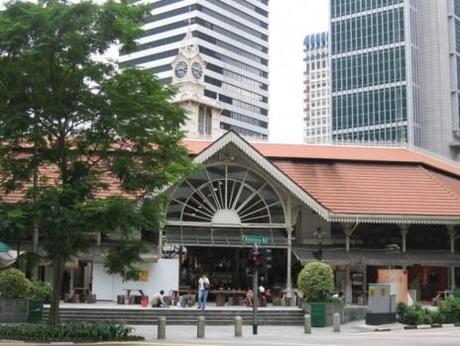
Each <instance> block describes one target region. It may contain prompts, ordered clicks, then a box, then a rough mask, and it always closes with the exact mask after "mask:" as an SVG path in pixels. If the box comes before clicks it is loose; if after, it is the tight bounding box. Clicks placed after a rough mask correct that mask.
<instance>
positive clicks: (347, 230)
mask: <svg viewBox="0 0 460 346" xmlns="http://www.w3.org/2000/svg"><path fill="white" fill-rule="evenodd" d="M356 227H357V224H356V225H355V226H353V224H351V223H344V224H343V232H344V233H345V251H346V252H350V236H351V235H352V234H353V232H354V230H355V229H356Z"/></svg>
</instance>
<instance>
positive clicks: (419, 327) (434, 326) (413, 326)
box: [376, 323, 460, 331]
mask: <svg viewBox="0 0 460 346" xmlns="http://www.w3.org/2000/svg"><path fill="white" fill-rule="evenodd" d="M443 327H460V323H446V324H441V323H433V324H420V325H406V326H403V328H404V329H406V330H410V329H432V328H443ZM376 331H377V330H376Z"/></svg>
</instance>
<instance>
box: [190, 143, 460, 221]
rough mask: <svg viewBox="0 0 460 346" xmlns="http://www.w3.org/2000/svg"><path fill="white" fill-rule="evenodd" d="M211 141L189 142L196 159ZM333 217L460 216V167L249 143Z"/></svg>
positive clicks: (393, 153) (389, 151)
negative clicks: (336, 215)
mask: <svg viewBox="0 0 460 346" xmlns="http://www.w3.org/2000/svg"><path fill="white" fill-rule="evenodd" d="M211 143H212V142H210V141H193V140H189V141H185V143H184V144H185V146H186V147H187V149H188V150H189V151H190V153H191V154H192V155H196V154H198V153H200V152H201V151H202V150H204V149H205V148H207V147H208V146H209V145H210V144H211ZM250 144H251V145H252V146H253V147H254V148H255V149H256V150H258V151H259V152H260V153H261V154H262V155H263V156H265V157H266V158H267V159H268V160H269V161H271V162H272V163H273V164H275V166H276V167H278V168H279V169H280V170H281V171H282V172H283V173H284V174H285V175H286V176H287V177H289V178H290V179H291V180H292V181H293V182H295V183H296V184H297V185H298V186H299V187H300V188H302V189H303V190H304V191H305V192H306V193H308V194H309V195H310V196H311V197H312V198H314V199H315V200H316V201H317V202H318V203H320V204H321V205H322V206H323V207H324V208H326V209H327V210H329V211H330V212H332V213H334V214H353V215H354V214H363V215H366V214H367V215H376V214H378V215H418V216H454V217H456V216H458V217H460V166H459V165H455V164H454V163H453V164H450V163H446V162H444V161H441V160H438V159H436V158H434V157H431V156H429V155H426V154H422V153H419V152H417V151H413V150H409V149H404V148H382V147H357V146H356V147H353V146H332V145H290V144H272V143H250Z"/></svg>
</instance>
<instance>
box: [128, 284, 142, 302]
mask: <svg viewBox="0 0 460 346" xmlns="http://www.w3.org/2000/svg"><path fill="white" fill-rule="evenodd" d="M123 291H126V297H127V298H128V302H129V304H140V303H141V298H142V297H144V292H143V291H142V290H141V289H139V288H124V289H123ZM132 291H137V292H138V293H139V295H137V294H136V295H131V292H132Z"/></svg>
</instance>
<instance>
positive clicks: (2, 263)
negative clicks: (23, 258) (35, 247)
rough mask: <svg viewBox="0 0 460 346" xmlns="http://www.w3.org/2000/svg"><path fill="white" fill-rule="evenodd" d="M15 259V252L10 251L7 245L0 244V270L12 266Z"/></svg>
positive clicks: (16, 253) (16, 254)
mask: <svg viewBox="0 0 460 346" xmlns="http://www.w3.org/2000/svg"><path fill="white" fill-rule="evenodd" d="M17 257H18V252H17V251H15V250H11V249H10V247H9V246H8V245H6V244H5V243H3V242H0V268H1V267H8V266H10V265H12V264H13V263H14V262H16V259H17Z"/></svg>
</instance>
